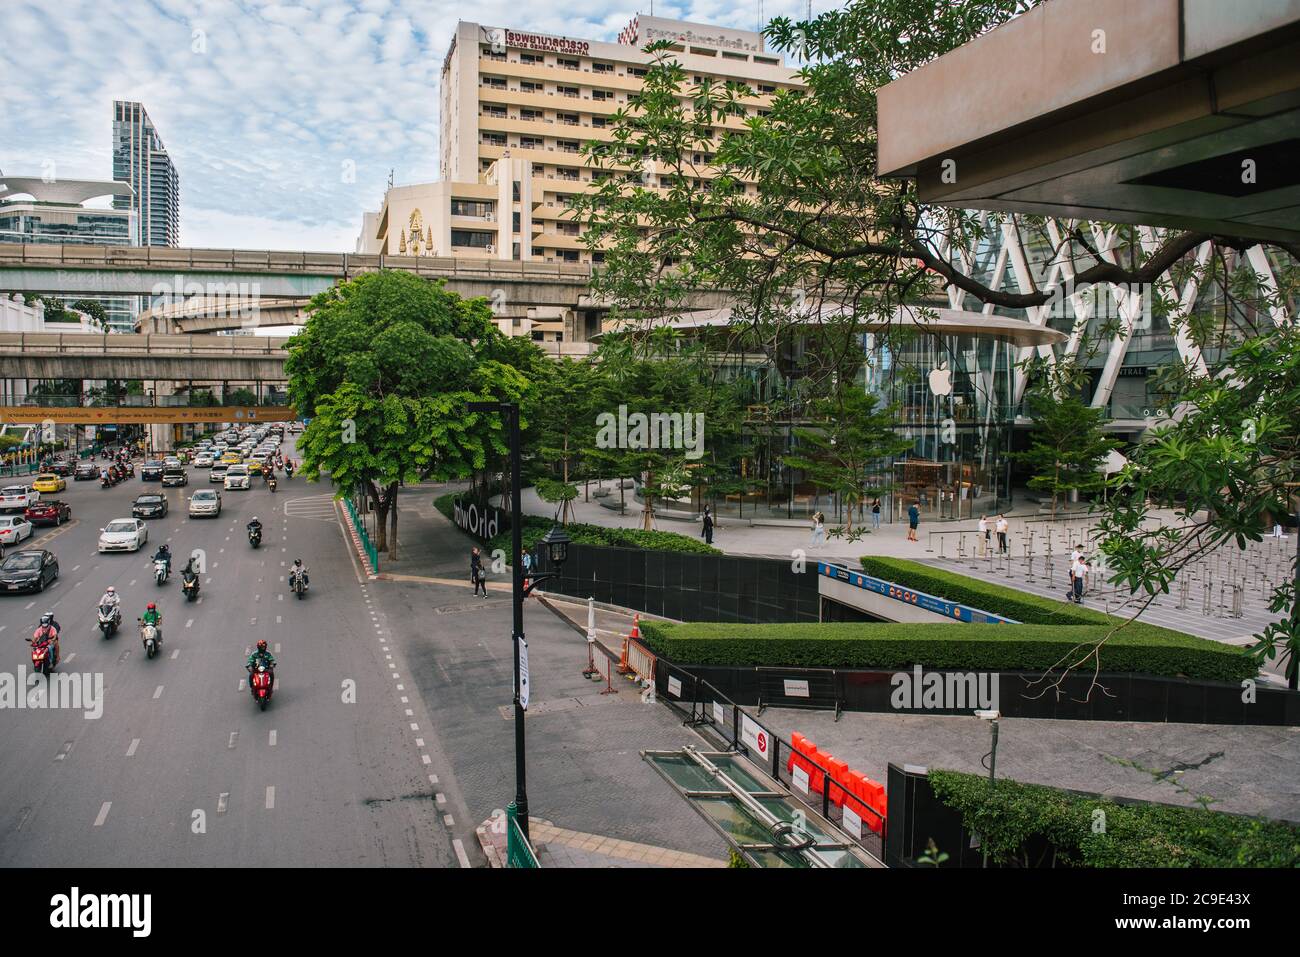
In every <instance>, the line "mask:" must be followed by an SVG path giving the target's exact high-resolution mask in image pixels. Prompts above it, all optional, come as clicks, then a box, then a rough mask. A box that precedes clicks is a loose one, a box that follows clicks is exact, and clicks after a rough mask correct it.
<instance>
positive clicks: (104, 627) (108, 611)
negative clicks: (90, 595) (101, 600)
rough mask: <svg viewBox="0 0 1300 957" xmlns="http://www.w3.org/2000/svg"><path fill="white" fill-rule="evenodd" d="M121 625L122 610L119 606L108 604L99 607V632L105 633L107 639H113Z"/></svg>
mask: <svg viewBox="0 0 1300 957" xmlns="http://www.w3.org/2000/svg"><path fill="white" fill-rule="evenodd" d="M121 624H122V610H121V609H120V608H118V607H117V605H110V604H107V603H106V604H103V605H100V606H99V630H100V631H102V632H103V633H104V637H105V638H112V637H113V633H114V632H115V631H117V629H118V627H119V626H120V625H121Z"/></svg>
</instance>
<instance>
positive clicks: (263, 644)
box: [257, 638, 266, 651]
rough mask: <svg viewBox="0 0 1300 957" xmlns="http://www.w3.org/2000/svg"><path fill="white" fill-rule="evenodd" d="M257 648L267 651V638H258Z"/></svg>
mask: <svg viewBox="0 0 1300 957" xmlns="http://www.w3.org/2000/svg"><path fill="white" fill-rule="evenodd" d="M257 650H258V651H266V639H265V638H259V639H257Z"/></svg>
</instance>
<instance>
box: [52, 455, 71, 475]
mask: <svg viewBox="0 0 1300 957" xmlns="http://www.w3.org/2000/svg"><path fill="white" fill-rule="evenodd" d="M76 468H77V466H76V464H75V463H73V462H71V461H70V460H68V459H55V460H54V461H53V462H51V463H50V471H51V472H53V473H54V474H55V475H71V474H72V473H73V472H74V471H76Z"/></svg>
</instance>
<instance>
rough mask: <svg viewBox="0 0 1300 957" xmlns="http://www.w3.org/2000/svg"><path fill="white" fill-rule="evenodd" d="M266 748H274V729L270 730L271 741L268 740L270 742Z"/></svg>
mask: <svg viewBox="0 0 1300 957" xmlns="http://www.w3.org/2000/svg"><path fill="white" fill-rule="evenodd" d="M268 746H269V747H272V748H273V747H275V729H274V728H272V729H271V739H270V741H269V743H268Z"/></svg>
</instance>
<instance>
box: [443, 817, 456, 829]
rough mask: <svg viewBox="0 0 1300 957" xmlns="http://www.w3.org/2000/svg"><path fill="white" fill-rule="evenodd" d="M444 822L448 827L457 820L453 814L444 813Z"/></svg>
mask: <svg viewBox="0 0 1300 957" xmlns="http://www.w3.org/2000/svg"><path fill="white" fill-rule="evenodd" d="M442 823H443V824H446V825H447V826H448V827H452V826H454V825H455V823H456V822H455V821H454V820H453V819H452V816H451V815H450V814H444V815H443V816H442Z"/></svg>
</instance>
